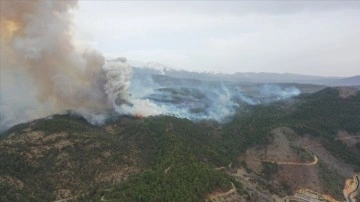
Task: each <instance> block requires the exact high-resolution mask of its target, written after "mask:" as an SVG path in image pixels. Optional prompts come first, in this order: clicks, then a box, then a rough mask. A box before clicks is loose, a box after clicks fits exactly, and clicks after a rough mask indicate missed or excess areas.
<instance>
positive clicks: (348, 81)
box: [334, 75, 360, 86]
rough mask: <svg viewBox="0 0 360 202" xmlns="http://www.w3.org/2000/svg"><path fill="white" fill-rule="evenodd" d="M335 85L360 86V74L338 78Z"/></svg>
mask: <svg viewBox="0 0 360 202" xmlns="http://www.w3.org/2000/svg"><path fill="white" fill-rule="evenodd" d="M334 85H335V86H360V75H358V76H353V77H347V78H343V79H340V80H337V81H336V82H335V83H334Z"/></svg>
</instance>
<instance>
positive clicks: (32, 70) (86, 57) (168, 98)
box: [0, 0, 300, 131]
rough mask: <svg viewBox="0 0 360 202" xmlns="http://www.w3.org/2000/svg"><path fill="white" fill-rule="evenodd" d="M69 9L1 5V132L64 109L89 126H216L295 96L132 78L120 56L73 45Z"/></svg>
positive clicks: (38, 3) (55, 4)
mask: <svg viewBox="0 0 360 202" xmlns="http://www.w3.org/2000/svg"><path fill="white" fill-rule="evenodd" d="M76 6H77V2H76V1H74V0H66V1H65V0H62V1H50V0H47V1H42V0H31V1H16V0H15V1H1V15H0V26H1V27H0V28H1V29H0V30H1V41H0V42H1V44H0V45H1V46H0V48H1V69H0V71H1V75H0V76H1V80H0V81H1V89H0V90H1V91H0V112H1V113H0V131H1V130H5V129H7V128H9V127H11V126H13V125H15V124H18V123H21V122H26V121H29V120H32V119H36V118H41V117H45V116H48V115H51V114H54V113H64V112H65V111H67V110H71V111H74V112H76V113H78V114H80V115H82V116H83V117H84V118H85V119H87V120H88V121H89V122H90V123H92V124H102V123H103V122H104V121H105V120H106V118H107V117H108V116H109V115H110V114H111V115H112V114H114V113H116V114H130V115H136V116H150V115H159V114H170V115H174V116H178V117H184V118H189V119H192V120H199V119H215V120H218V121H221V120H223V119H224V118H226V117H228V116H230V115H232V114H233V113H235V110H236V108H237V107H238V106H239V104H241V103H247V104H258V103H262V102H266V101H271V100H277V99H282V98H288V97H291V96H293V95H297V94H299V93H300V92H299V91H298V90H297V89H281V88H279V87H276V86H273V85H272V86H264V87H263V88H259V89H257V93H258V94H257V95H251V96H250V95H249V94H246V93H244V92H242V91H243V90H242V89H241V88H239V86H236V85H233V84H231V85H230V84H226V83H221V82H220V83H211V82H210V83H209V82H201V81H191V82H189V81H188V80H184V79H182V80H181V79H175V78H173V79H170V78H169V77H161V76H160V75H150V74H141V73H139V72H135V74H133V70H132V68H131V67H130V66H129V65H128V64H127V62H126V59H125V58H117V59H112V60H106V59H105V58H104V57H103V55H102V54H101V53H99V52H98V51H96V50H94V49H92V48H91V47H88V46H80V45H78V43H77V41H76V39H75V38H74V28H73V24H72V12H71V11H72V9H74V8H76ZM120 45H121V44H120ZM169 79H170V80H169ZM174 82H175V83H174ZM194 82H195V83H194ZM194 86H195V87H194ZM255 94H256V93H255Z"/></svg>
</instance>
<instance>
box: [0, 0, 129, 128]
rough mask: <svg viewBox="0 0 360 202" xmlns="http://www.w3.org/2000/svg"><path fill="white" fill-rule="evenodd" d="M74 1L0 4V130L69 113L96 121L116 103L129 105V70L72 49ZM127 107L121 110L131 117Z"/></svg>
mask: <svg viewBox="0 0 360 202" xmlns="http://www.w3.org/2000/svg"><path fill="white" fill-rule="evenodd" d="M76 5H77V2H76V1H74V0H62V1H50V0H47V1H42V0H31V1H16V0H14V1H1V15H0V20H1V27H0V28H1V29H0V30H1V96H0V110H1V116H0V129H1V128H6V127H9V126H10V125H14V124H16V123H19V122H23V121H27V120H30V119H34V118H39V117H43V116H46V115H49V114H53V113H61V112H64V111H66V110H73V111H76V112H77V113H80V114H82V115H83V116H84V117H85V118H86V119H88V120H89V121H90V122H92V123H101V122H102V121H103V120H104V119H105V118H106V116H107V114H109V113H111V112H112V111H114V109H117V110H118V111H121V110H120V109H119V106H120V105H123V104H126V105H129V106H131V104H130V102H129V101H127V100H128V99H129V95H128V93H127V90H128V88H129V85H130V78H131V68H130V67H129V66H128V65H127V64H126V60H125V59H123V58H120V59H118V60H113V61H105V59H104V57H103V56H102V55H101V54H100V53H99V52H97V51H96V50H93V49H91V48H90V47H79V46H76V41H75V39H74V37H73V27H72V23H71V21H72V16H71V9H73V8H74V7H76ZM129 106H128V107H127V110H126V112H127V113H132V108H131V107H129Z"/></svg>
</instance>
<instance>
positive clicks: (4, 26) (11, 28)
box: [0, 20, 20, 41]
mask: <svg viewBox="0 0 360 202" xmlns="http://www.w3.org/2000/svg"><path fill="white" fill-rule="evenodd" d="M19 29H20V25H19V23H17V22H15V21H12V20H1V23H0V30H1V41H8V40H11V39H13V37H14V35H15V33H16V32H17V31H18V30H19Z"/></svg>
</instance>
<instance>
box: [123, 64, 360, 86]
mask: <svg viewBox="0 0 360 202" xmlns="http://www.w3.org/2000/svg"><path fill="white" fill-rule="evenodd" d="M129 63H130V65H131V66H132V67H133V70H134V73H137V74H161V75H166V76H170V77H174V78H186V79H197V80H203V81H230V82H240V83H299V84H315V85H327V86H360V75H359V76H354V77H323V76H311V75H301V74H291V73H266V72H260V73H254V72H237V73H234V74H224V73H213V72H193V71H187V70H178V69H174V68H172V67H169V66H166V65H163V64H161V63H158V62H149V63H140V62H133V61H129Z"/></svg>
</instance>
